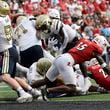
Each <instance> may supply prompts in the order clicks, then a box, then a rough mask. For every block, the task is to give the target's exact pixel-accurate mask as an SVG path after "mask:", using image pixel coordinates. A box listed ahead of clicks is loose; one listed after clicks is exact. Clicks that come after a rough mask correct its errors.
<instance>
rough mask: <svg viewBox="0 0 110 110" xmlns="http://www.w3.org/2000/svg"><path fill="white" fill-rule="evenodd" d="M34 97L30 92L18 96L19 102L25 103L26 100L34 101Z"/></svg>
mask: <svg viewBox="0 0 110 110" xmlns="http://www.w3.org/2000/svg"><path fill="white" fill-rule="evenodd" d="M32 100H33V97H32V95H31V94H29V93H25V94H24V95H22V96H20V97H18V98H17V102H18V103H24V102H32Z"/></svg>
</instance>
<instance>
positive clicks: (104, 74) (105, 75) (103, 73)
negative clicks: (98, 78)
mask: <svg viewBox="0 0 110 110" xmlns="http://www.w3.org/2000/svg"><path fill="white" fill-rule="evenodd" d="M99 72H100V73H101V74H102V75H103V76H104V78H106V77H107V76H108V74H106V73H105V72H104V70H103V69H99Z"/></svg>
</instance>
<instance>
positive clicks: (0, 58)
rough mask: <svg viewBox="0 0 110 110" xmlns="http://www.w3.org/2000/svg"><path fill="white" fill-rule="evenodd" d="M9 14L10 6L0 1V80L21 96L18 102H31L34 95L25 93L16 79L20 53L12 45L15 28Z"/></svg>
mask: <svg viewBox="0 0 110 110" xmlns="http://www.w3.org/2000/svg"><path fill="white" fill-rule="evenodd" d="M9 12H10V8H9V5H8V4H7V3H6V2H5V1H2V0H0V79H1V80H2V81H4V82H6V83H7V84H8V85H10V86H11V87H12V88H13V89H14V90H16V91H17V92H18V93H19V94H20V96H19V97H18V98H17V101H18V102H20V103H22V102H30V101H32V95H30V94H29V93H27V92H25V91H24V90H23V88H22V87H21V86H20V84H19V83H18V82H17V81H16V80H15V78H14V77H15V70H16V62H17V61H18V53H17V50H16V48H15V46H14V45H13V43H12V38H13V28H12V25H11V20H10V18H9V16H8V15H9Z"/></svg>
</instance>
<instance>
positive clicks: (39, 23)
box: [35, 14, 52, 32]
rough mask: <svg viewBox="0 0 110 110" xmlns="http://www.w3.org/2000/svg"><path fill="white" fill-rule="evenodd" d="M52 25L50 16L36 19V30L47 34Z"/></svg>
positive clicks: (40, 16) (43, 15)
mask: <svg viewBox="0 0 110 110" xmlns="http://www.w3.org/2000/svg"><path fill="white" fill-rule="evenodd" d="M51 24H52V21H51V19H50V18H49V16H48V15H45V14H42V15H39V16H37V17H36V24H35V25H36V29H37V30H41V31H45V32H47V31H48V30H50V26H51Z"/></svg>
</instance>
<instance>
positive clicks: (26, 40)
mask: <svg viewBox="0 0 110 110" xmlns="http://www.w3.org/2000/svg"><path fill="white" fill-rule="evenodd" d="M14 34H15V36H14V39H15V41H17V44H18V46H19V48H20V51H24V50H26V49H28V48H30V47H32V46H34V45H41V40H39V39H37V36H36V30H35V25H34V22H32V20H30V17H28V16H27V17H26V18H24V19H23V20H22V21H21V23H20V24H19V25H18V26H17V27H16V28H15V30H14Z"/></svg>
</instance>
